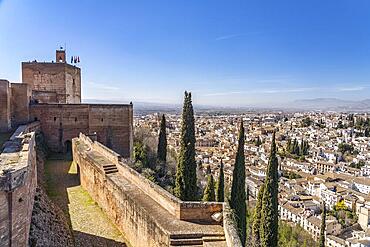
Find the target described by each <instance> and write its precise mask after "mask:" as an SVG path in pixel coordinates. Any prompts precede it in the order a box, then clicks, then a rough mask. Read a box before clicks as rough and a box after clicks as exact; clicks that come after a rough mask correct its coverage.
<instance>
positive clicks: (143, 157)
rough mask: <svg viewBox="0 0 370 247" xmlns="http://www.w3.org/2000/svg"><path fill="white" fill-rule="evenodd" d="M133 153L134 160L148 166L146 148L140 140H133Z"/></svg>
mask: <svg viewBox="0 0 370 247" xmlns="http://www.w3.org/2000/svg"><path fill="white" fill-rule="evenodd" d="M133 155H134V160H135V162H140V163H141V164H142V165H143V167H147V166H148V150H147V148H146V146H145V145H144V144H143V143H142V142H135V144H134V154H133Z"/></svg>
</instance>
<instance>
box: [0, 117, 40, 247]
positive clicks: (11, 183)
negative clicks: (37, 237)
mask: <svg viewBox="0 0 370 247" xmlns="http://www.w3.org/2000/svg"><path fill="white" fill-rule="evenodd" d="M38 129H39V123H37V122H36V123H31V124H29V125H22V126H20V127H19V128H18V129H17V130H16V131H15V133H14V134H13V135H12V136H11V138H10V139H9V141H7V142H6V143H5V144H4V148H3V151H2V153H1V154H0V219H1V220H0V246H27V244H28V236H29V229H30V223H31V214H32V208H33V203H34V195H35V191H36V186H37V171H36V151H35V144H36V141H35V131H38Z"/></svg>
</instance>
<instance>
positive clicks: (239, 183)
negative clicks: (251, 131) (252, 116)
mask: <svg viewBox="0 0 370 247" xmlns="http://www.w3.org/2000/svg"><path fill="white" fill-rule="evenodd" d="M245 199H246V194H245V157H244V126H243V121H241V122H240V129H239V141H238V150H237V153H236V157H235V165H234V171H233V182H232V187H231V200H230V206H231V208H232V209H234V211H235V216H236V221H237V226H238V230H239V237H240V240H241V242H242V244H243V246H244V245H245V241H246V211H247V205H246V201H245Z"/></svg>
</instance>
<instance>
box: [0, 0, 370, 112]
mask: <svg viewBox="0 0 370 247" xmlns="http://www.w3.org/2000/svg"><path fill="white" fill-rule="evenodd" d="M367 7H369V3H366V2H365V1H355V2H353V1H352V2H348V1H340V2H334V1H327V2H325V3H321V2H319V1H310V2H309V3H302V2H300V3H296V2H294V1H284V2H279V3H276V2H270V3H268V4H267V3H265V4H262V3H258V4H256V3H246V2H244V1H232V2H231V3H230V2H228V4H226V2H221V1H217V2H213V1H212V2H210V1H204V2H202V3H201V4H199V2H196V1H190V2H189V1H187V2H186V3H185V2H182V3H181V2H176V3H166V2H165V1H156V2H155V3H152V2H147V3H146V4H138V3H119V4H117V3H114V4H113V3H108V4H102V3H100V4H99V2H90V1H89V2H84V1H82V2H79V3H74V2H72V1H66V2H63V5H61V4H58V3H55V2H42V1H34V2H32V4H31V3H22V2H21V1H9V0H3V1H0V33H2V34H3V35H2V39H0V54H2V58H4V59H2V60H1V61H0V67H1V68H2V69H1V71H0V78H7V79H9V80H10V81H12V82H20V81H21V79H20V75H19V62H21V61H31V60H34V59H37V60H38V61H44V60H45V61H51V60H53V59H55V58H54V56H53V54H52V53H51V52H50V51H51V50H53V49H55V48H58V47H59V46H63V47H64V46H66V47H65V48H66V49H67V56H68V58H67V61H69V60H70V56H80V58H81V64H80V65H79V66H80V67H81V69H82V74H83V76H82V80H83V82H84V86H83V87H82V98H83V99H85V100H86V99H97V98H99V99H104V100H120V101H133V102H154V103H177V104H180V103H181V102H182V97H183V91H185V90H189V91H191V92H192V93H193V97H194V102H195V103H196V104H200V105H215V106H219V105H224V106H271V105H274V104H286V103H288V102H291V101H294V100H297V99H307V98H341V99H345V100H351V99H353V100H361V99H366V98H367V97H368V95H370V73H369V70H368V68H369V67H370V60H369V58H368V57H369V56H368V55H369V51H370V49H369V48H370V44H368V43H367V42H366V41H367V40H368V38H369V37H370V31H369V28H368V25H367V23H369V22H368V21H369V17H368V16H367V13H366V9H368V8H367ZM50 9H55V11H50ZM71 9H73V11H71ZM44 20H48V21H47V22H45V21H44Z"/></svg>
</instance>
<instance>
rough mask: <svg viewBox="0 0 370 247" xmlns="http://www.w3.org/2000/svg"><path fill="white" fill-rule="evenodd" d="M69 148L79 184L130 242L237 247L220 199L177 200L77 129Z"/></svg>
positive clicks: (115, 154)
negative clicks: (219, 201)
mask: <svg viewBox="0 0 370 247" xmlns="http://www.w3.org/2000/svg"><path fill="white" fill-rule="evenodd" d="M72 147H73V159H74V161H75V162H76V163H77V165H78V169H79V171H80V180H81V185H82V186H83V187H84V188H85V189H86V190H87V191H88V192H89V194H90V195H91V197H92V198H93V199H94V200H95V201H96V202H97V203H98V204H99V206H100V207H101V208H102V209H103V210H104V211H105V212H106V214H107V215H108V217H110V218H111V220H112V221H113V222H114V223H115V224H116V226H117V227H118V229H120V231H121V232H122V233H123V234H124V235H125V238H126V239H127V240H128V241H129V242H130V244H131V245H132V246H135V247H136V246H137V247H140V246H143V247H144V246H145V247H149V246H209V247H218V246H239V243H238V238H237V236H235V234H236V231H235V229H234V228H233V227H234V225H233V224H232V223H230V221H229V219H230V212H229V210H223V209H224V207H225V206H226V205H224V203H217V202H183V201H181V200H179V199H178V198H176V197H175V196H173V195H172V194H170V193H169V192H167V191H166V190H164V189H163V188H161V187H160V186H158V185H156V184H154V183H152V182H151V181H149V180H148V179H146V178H144V177H143V176H142V175H140V174H139V173H137V172H136V171H135V170H133V169H132V168H130V167H129V166H128V165H127V162H128V161H126V160H124V159H122V158H121V156H120V155H118V154H117V153H115V152H113V151H112V150H110V149H108V148H107V147H105V146H103V145H102V144H100V143H98V142H96V141H92V140H91V139H90V138H89V137H86V136H85V135H83V134H80V136H79V137H78V138H75V139H73V141H72Z"/></svg>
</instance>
